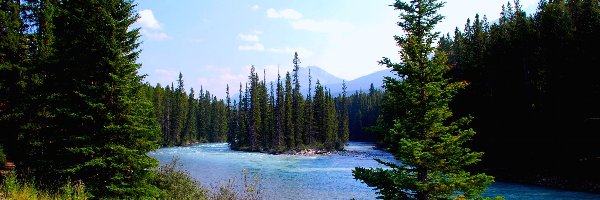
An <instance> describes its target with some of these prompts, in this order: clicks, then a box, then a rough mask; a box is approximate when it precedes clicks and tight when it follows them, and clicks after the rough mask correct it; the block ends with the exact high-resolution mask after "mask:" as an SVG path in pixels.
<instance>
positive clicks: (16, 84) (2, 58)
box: [0, 0, 28, 159]
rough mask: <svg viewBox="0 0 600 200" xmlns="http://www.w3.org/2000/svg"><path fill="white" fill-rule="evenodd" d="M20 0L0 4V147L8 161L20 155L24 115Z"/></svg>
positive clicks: (22, 34) (22, 36) (23, 38)
mask: <svg viewBox="0 0 600 200" xmlns="http://www.w3.org/2000/svg"><path fill="white" fill-rule="evenodd" d="M20 15H21V5H20V1H14V0H7V1H2V2H0V27H1V28H0V129H1V130H2V132H3V133H2V134H0V145H3V146H4V150H5V151H6V153H7V155H8V156H9V159H13V158H11V157H13V156H12V155H13V154H15V153H17V146H16V145H17V138H18V135H19V126H20V125H22V123H24V122H23V121H22V119H23V117H24V116H23V115H24V114H25V113H24V112H23V110H22V109H20V108H22V103H23V100H25V98H24V97H25V96H24V89H25V88H23V87H24V86H25V85H24V83H25V79H24V78H25V77H24V75H25V72H26V70H25V69H26V68H25V61H27V60H28V59H27V58H26V57H25V56H26V55H25V54H24V52H25V50H26V48H25V47H26V45H24V41H25V35H24V30H25V24H24V23H23V21H22V20H21V17H20Z"/></svg>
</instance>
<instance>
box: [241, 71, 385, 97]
mask: <svg viewBox="0 0 600 200" xmlns="http://www.w3.org/2000/svg"><path fill="white" fill-rule="evenodd" d="M309 69H310V75H311V76H312V87H313V88H314V87H315V84H316V83H317V80H319V82H320V83H321V85H324V86H326V87H327V88H328V89H330V90H331V93H332V95H335V96H337V95H338V94H340V93H341V92H342V82H343V81H344V79H342V78H339V77H337V76H335V75H333V74H331V73H329V72H327V71H325V70H323V69H321V68H319V67H317V66H308V67H300V70H299V72H298V76H299V79H300V85H301V86H300V88H301V90H302V94H303V95H304V96H306V95H307V93H308V71H309ZM285 73H286V72H281V79H282V80H281V81H282V82H284V81H285ZM292 74H293V72H290V75H292ZM385 76H393V73H392V72H390V70H389V69H385V70H381V71H377V72H374V73H371V74H367V75H365V76H361V77H359V78H356V79H354V80H351V81H346V86H347V87H348V89H347V92H348V94H352V93H354V92H355V91H360V90H362V91H365V92H366V91H368V90H369V87H370V86H371V83H372V84H373V86H374V87H375V88H376V89H382V88H383V77H385ZM274 81H275V80H272V81H271V82H274ZM274 85H275V83H274ZM312 91H313V92H314V89H313V90H312ZM237 95H238V94H234V97H237Z"/></svg>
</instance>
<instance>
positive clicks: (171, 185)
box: [0, 159, 262, 200]
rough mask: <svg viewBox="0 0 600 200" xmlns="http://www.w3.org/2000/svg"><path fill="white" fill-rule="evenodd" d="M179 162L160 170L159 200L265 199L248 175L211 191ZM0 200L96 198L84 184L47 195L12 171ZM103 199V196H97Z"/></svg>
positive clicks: (157, 181) (69, 185) (2, 185)
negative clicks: (178, 166)
mask: <svg viewBox="0 0 600 200" xmlns="http://www.w3.org/2000/svg"><path fill="white" fill-rule="evenodd" d="M177 160H178V159H173V160H172V161H171V162H170V163H168V164H165V165H163V166H161V167H159V168H157V169H156V177H155V179H154V183H153V184H155V185H156V186H157V187H158V188H159V189H160V191H161V192H160V194H159V196H158V197H156V198H157V199H177V200H196V199H199V200H257V199H262V196H261V193H260V190H259V179H258V178H257V177H252V178H249V175H248V172H247V171H245V170H244V171H243V172H242V173H243V177H242V180H241V181H237V180H236V179H234V178H230V179H229V180H228V181H227V182H226V183H223V184H221V185H219V186H216V187H212V188H211V189H207V188H206V187H204V186H202V184H201V183H200V182H199V181H197V180H195V179H194V178H192V177H191V176H190V175H189V173H188V172H187V171H182V170H179V169H178V168H177ZM1 178H2V181H1V182H0V199H14V200H34V199H35V200H65V199H68V200H86V199H88V198H91V197H92V195H90V194H88V193H86V192H85V185H84V184H83V183H82V182H81V181H77V182H75V183H74V184H73V183H71V182H68V183H67V184H65V185H64V186H62V187H61V188H59V189H57V190H52V191H47V190H42V189H39V188H38V187H36V185H35V184H34V183H33V181H29V182H23V181H19V179H18V178H17V175H16V174H15V172H14V171H9V172H7V173H5V175H4V176H2V177H1ZM97 196H98V197H99V198H102V197H101V194H97Z"/></svg>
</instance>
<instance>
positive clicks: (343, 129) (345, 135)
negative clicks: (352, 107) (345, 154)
mask: <svg viewBox="0 0 600 200" xmlns="http://www.w3.org/2000/svg"><path fill="white" fill-rule="evenodd" d="M372 86H373V84H371V87H372ZM347 88H348V87H346V81H343V82H342V94H341V96H340V97H339V98H338V99H339V106H338V109H337V110H339V112H338V114H339V117H338V120H339V129H338V140H337V142H336V145H335V146H336V147H335V148H336V149H343V148H344V146H345V145H346V143H348V140H349V138H350V127H349V124H348V123H349V121H350V116H349V114H348V97H347V94H346V89H347Z"/></svg>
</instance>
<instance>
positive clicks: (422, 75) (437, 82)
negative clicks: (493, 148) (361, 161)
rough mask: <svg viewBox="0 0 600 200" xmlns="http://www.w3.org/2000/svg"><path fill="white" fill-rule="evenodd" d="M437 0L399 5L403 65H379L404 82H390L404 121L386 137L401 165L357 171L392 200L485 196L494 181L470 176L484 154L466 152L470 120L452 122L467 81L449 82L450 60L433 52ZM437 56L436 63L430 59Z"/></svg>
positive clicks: (399, 120) (384, 62) (385, 61)
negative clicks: (457, 97) (455, 99)
mask: <svg viewBox="0 0 600 200" xmlns="http://www.w3.org/2000/svg"><path fill="white" fill-rule="evenodd" d="M443 5H444V4H443V3H440V2H438V1H435V0H433V1H419V0H415V1H411V2H410V3H405V2H402V1H400V0H398V1H396V3H395V4H394V8H395V9H397V10H400V12H401V13H400V18H401V19H402V21H400V22H399V23H398V25H399V26H400V27H401V28H402V29H403V30H404V32H405V35H404V36H396V37H395V39H396V41H397V44H398V45H399V46H400V47H401V48H402V49H401V51H400V56H401V59H402V62H401V63H392V62H391V60H390V59H388V58H384V59H383V60H382V61H380V64H382V65H386V66H387V67H389V68H392V71H394V72H395V73H396V74H397V75H398V76H399V78H401V79H394V78H392V77H386V79H385V87H386V91H387V92H388V93H390V96H391V97H392V98H394V99H390V100H391V101H394V102H397V103H398V105H400V106H401V107H400V110H397V112H399V113H400V114H401V117H400V118H396V119H395V124H394V126H393V128H392V129H391V130H390V131H389V133H388V135H387V137H389V138H391V140H392V141H394V142H392V143H391V144H392V145H397V146H396V148H394V151H393V152H392V153H393V154H394V156H395V157H396V158H397V159H398V160H400V161H401V162H402V165H397V164H394V163H388V162H383V161H379V162H380V163H382V164H385V165H386V166H388V167H391V168H392V169H391V170H384V169H380V168H378V169H365V168H356V169H355V170H354V171H353V175H354V176H355V178H356V179H359V180H362V181H363V182H365V183H367V185H369V186H371V187H376V188H377V189H379V193H380V194H381V195H382V196H383V198H388V199H448V198H451V197H452V196H453V195H456V194H457V192H460V195H463V196H465V197H473V196H478V195H480V194H481V193H482V192H483V191H484V190H485V187H486V185H487V184H490V183H491V182H492V181H493V178H492V177H490V176H487V175H485V174H474V175H472V174H470V173H469V172H466V171H465V170H464V167H466V166H469V165H471V164H474V163H476V162H478V161H479V158H480V157H481V155H482V153H478V152H472V151H471V150H470V149H468V148H466V147H463V145H464V143H465V142H467V141H469V140H470V138H471V137H472V136H473V135H474V134H475V132H474V131H473V130H472V129H463V128H462V127H463V126H464V125H466V124H467V123H468V122H469V121H470V119H471V118H468V117H465V118H460V119H458V120H456V121H454V122H451V121H450V120H449V118H450V117H451V116H452V112H451V111H450V109H449V106H448V104H449V103H450V101H451V100H452V97H453V96H454V95H455V94H456V93H457V91H458V90H459V89H462V88H464V87H465V86H466V83H464V82H450V81H449V80H448V79H447V78H445V77H444V75H445V74H446V73H447V71H448V70H449V67H448V66H447V65H446V61H447V58H446V56H445V54H443V53H441V52H434V49H435V48H434V47H433V46H432V43H433V42H434V41H435V40H436V39H437V38H438V35H439V33H436V32H434V31H433V29H434V27H435V25H436V24H437V23H438V22H439V21H440V20H442V18H443V17H442V16H441V15H439V14H437V11H438V10H439V9H440V8H441V7H442V6H443ZM432 53H434V54H433V57H432V58H429V56H430V55H431V54H432Z"/></svg>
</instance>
